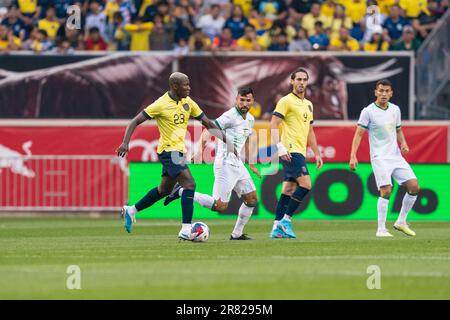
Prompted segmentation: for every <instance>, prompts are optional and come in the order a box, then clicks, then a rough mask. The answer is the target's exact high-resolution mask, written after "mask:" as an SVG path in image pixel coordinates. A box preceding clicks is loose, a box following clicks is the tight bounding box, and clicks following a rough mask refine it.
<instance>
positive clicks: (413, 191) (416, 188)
mask: <svg viewBox="0 0 450 320" xmlns="http://www.w3.org/2000/svg"><path fill="white" fill-rule="evenodd" d="M419 192H420V186H419V184H415V185H413V186H411V187H410V188H409V189H408V193H409V194H411V195H416V194H418V193H419Z"/></svg>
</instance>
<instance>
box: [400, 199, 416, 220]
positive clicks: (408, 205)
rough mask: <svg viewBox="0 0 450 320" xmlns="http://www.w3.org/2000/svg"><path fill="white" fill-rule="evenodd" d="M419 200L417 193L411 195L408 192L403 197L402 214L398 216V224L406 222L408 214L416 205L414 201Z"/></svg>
mask: <svg viewBox="0 0 450 320" xmlns="http://www.w3.org/2000/svg"><path fill="white" fill-rule="evenodd" d="M416 200H417V195H410V194H409V193H406V194H405V196H404V197H403V201H402V208H401V209H400V215H399V216H398V219H397V222H396V224H401V225H402V224H406V217H407V216H408V213H409V211H410V210H411V209H412V207H413V206H414V203H415V202H416Z"/></svg>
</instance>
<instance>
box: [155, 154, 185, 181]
mask: <svg viewBox="0 0 450 320" xmlns="http://www.w3.org/2000/svg"><path fill="white" fill-rule="evenodd" d="M158 158H159V161H160V162H161V164H162V166H163V170H162V176H169V177H171V178H176V177H177V176H178V175H179V174H180V173H181V171H183V170H185V169H187V166H186V160H185V159H184V155H183V154H182V153H181V152H179V151H169V152H166V151H163V152H161V153H158Z"/></svg>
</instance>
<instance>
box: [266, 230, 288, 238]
mask: <svg viewBox="0 0 450 320" xmlns="http://www.w3.org/2000/svg"><path fill="white" fill-rule="evenodd" d="M270 237H271V238H272V239H282V238H290V237H289V236H288V235H287V234H286V233H284V232H283V230H281V229H279V228H278V227H277V228H275V229H273V230H272V232H271V233H270Z"/></svg>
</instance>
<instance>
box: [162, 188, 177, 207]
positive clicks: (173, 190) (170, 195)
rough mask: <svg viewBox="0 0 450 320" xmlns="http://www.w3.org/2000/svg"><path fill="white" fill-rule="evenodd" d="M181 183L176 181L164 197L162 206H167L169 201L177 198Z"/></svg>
mask: <svg viewBox="0 0 450 320" xmlns="http://www.w3.org/2000/svg"><path fill="white" fill-rule="evenodd" d="M180 189H181V185H179V184H178V183H177V184H175V186H174V187H173V189H172V192H171V193H170V194H169V195H168V196H167V197H166V199H164V206H167V205H168V204H169V203H171V202H172V201H174V200H177V199H178V198H179V197H180V195H179V194H178V191H180Z"/></svg>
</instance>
